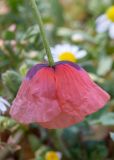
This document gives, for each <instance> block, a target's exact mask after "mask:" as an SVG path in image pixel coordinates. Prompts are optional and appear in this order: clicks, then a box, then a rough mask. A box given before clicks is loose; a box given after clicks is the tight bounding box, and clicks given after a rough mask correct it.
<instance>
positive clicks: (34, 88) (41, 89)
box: [10, 67, 61, 123]
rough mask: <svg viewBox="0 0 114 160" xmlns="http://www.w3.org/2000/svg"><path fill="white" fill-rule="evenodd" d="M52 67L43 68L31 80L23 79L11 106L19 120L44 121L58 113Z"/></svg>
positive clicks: (24, 121) (27, 121)
mask: <svg viewBox="0 0 114 160" xmlns="http://www.w3.org/2000/svg"><path fill="white" fill-rule="evenodd" d="M60 112H61V110H60V107H59V103H58V100H57V98H56V86H55V77H54V72H53V69H52V68H49V67H47V68H43V69H41V70H40V71H39V72H37V73H36V74H35V75H34V77H33V78H32V79H31V80H24V81H23V83H22V85H21V87H20V90H19V93H18V94H17V97H16V99H15V100H14V102H13V105H12V108H11V112H10V114H11V116H12V117H13V118H14V119H16V120H17V121H19V122H23V123H32V122H46V121H50V120H51V119H53V118H54V117H55V116H57V115H58V114H60Z"/></svg>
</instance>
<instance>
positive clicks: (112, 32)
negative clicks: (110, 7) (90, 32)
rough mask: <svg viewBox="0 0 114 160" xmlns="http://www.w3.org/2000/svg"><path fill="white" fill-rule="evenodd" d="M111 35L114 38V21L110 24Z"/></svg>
mask: <svg viewBox="0 0 114 160" xmlns="http://www.w3.org/2000/svg"><path fill="white" fill-rule="evenodd" d="M109 36H110V38H112V39H114V23H112V24H111V25H110V28H109Z"/></svg>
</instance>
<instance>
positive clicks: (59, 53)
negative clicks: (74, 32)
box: [51, 44, 87, 62]
mask: <svg viewBox="0 0 114 160" xmlns="http://www.w3.org/2000/svg"><path fill="white" fill-rule="evenodd" d="M51 52H52V56H53V59H54V61H55V62H58V61H66V60H67V61H71V62H76V61H77V60H78V59H81V58H83V57H85V56H86V55H87V52H86V51H85V50H82V49H80V48H79V47H78V46H75V45H70V44H58V45H56V46H55V47H53V48H51Z"/></svg>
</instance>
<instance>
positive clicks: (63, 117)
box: [39, 112, 84, 129]
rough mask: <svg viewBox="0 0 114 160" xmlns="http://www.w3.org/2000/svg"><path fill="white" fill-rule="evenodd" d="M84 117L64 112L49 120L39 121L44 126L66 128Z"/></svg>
mask: <svg viewBox="0 0 114 160" xmlns="http://www.w3.org/2000/svg"><path fill="white" fill-rule="evenodd" d="M83 119H84V117H81V116H71V115H69V114H66V113H64V112H62V113H60V114H59V115H58V116H57V117H55V118H54V119H52V120H51V121H49V122H44V123H39V124H40V125H41V126H43V127H44V128H48V129H56V128H66V127H69V126H71V125H73V124H75V123H78V122H80V121H82V120H83Z"/></svg>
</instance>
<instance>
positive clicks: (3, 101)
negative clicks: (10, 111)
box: [0, 97, 10, 107]
mask: <svg viewBox="0 0 114 160" xmlns="http://www.w3.org/2000/svg"><path fill="white" fill-rule="evenodd" d="M0 102H2V103H4V104H5V105H6V106H8V107H10V104H9V102H8V101H6V100H5V99H4V98H2V97H0Z"/></svg>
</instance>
